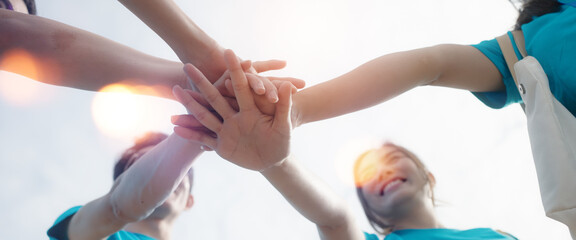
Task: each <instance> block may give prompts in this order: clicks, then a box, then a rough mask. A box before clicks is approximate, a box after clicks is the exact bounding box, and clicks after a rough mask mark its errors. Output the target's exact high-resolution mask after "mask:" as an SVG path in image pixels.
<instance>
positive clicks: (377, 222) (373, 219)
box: [354, 142, 436, 235]
mask: <svg viewBox="0 0 576 240" xmlns="http://www.w3.org/2000/svg"><path fill="white" fill-rule="evenodd" d="M383 146H385V147H394V148H396V149H397V150H398V151H400V152H402V153H403V154H404V155H406V156H407V157H408V158H410V159H411V160H412V161H413V162H414V163H415V164H416V166H417V167H418V169H419V170H420V172H421V173H422V174H423V175H424V177H425V178H426V181H427V182H428V184H429V185H430V191H431V192H430V194H431V196H430V198H431V199H432V204H434V205H435V204H436V203H435V198H434V191H433V187H434V184H435V182H434V180H433V179H430V178H429V177H428V172H429V171H428V168H427V167H426V165H424V163H423V162H422V160H420V158H418V156H416V154H414V153H412V152H411V151H409V150H408V149H406V148H404V147H402V146H398V145H396V144H393V143H390V142H388V143H385V144H384V145H383ZM375 150H376V149H371V150H368V151H366V152H364V153H362V154H361V155H360V156H359V157H358V158H357V159H356V162H355V163H354V174H355V175H356V174H357V173H359V171H358V167H359V166H360V164H359V163H360V162H361V161H362V159H364V158H366V157H367V156H368V154H370V153H372V152H374V151H375ZM356 194H357V195H358V199H359V200H360V204H361V205H362V209H363V210H364V214H366V218H368V222H369V223H370V226H372V228H374V231H376V232H377V233H379V234H381V235H386V234H389V233H390V232H392V227H393V226H389V225H387V224H386V223H385V222H384V221H383V219H382V218H381V217H379V216H378V215H377V214H376V213H374V211H372V209H371V207H370V206H369V205H368V201H367V200H366V197H365V196H364V193H363V192H362V185H361V184H357V185H356Z"/></svg>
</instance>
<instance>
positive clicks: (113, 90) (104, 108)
mask: <svg viewBox="0 0 576 240" xmlns="http://www.w3.org/2000/svg"><path fill="white" fill-rule="evenodd" d="M152 91H154V90H153V89H152V88H149V87H146V86H129V85H124V84H112V85H108V86H106V87H104V88H102V89H101V90H100V92H99V93H97V94H96V96H95V97H94V99H93V101H92V117H93V119H94V122H95V123H96V126H97V127H98V129H100V131H101V132H102V133H103V134H105V135H108V136H110V137H114V138H119V139H127V140H132V139H134V138H135V137H137V136H140V135H141V134H142V133H143V132H145V131H152V130H153V129H157V128H158V127H159V126H161V125H166V124H169V123H170V118H169V116H170V115H171V113H170V112H169V110H170V109H169V108H166V106H165V104H162V103H161V102H160V103H159V101H161V99H158V98H153V97H148V96H142V95H136V94H134V93H146V92H148V93H149V94H150V93H151V92H152Z"/></svg>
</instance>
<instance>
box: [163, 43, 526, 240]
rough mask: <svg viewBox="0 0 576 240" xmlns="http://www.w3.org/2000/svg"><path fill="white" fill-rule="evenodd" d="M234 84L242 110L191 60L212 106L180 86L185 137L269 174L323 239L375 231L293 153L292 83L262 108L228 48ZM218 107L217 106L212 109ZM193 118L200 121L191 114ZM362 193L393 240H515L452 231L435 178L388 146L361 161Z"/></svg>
mask: <svg viewBox="0 0 576 240" xmlns="http://www.w3.org/2000/svg"><path fill="white" fill-rule="evenodd" d="M225 60H226V62H227V64H228V68H229V71H230V76H231V78H232V79H231V85H232V86H233V88H234V91H235V93H236V97H237V100H238V108H237V109H235V108H233V107H232V106H230V105H229V103H228V102H227V101H226V99H225V98H224V96H222V95H221V94H220V93H219V92H218V90H217V89H216V88H215V87H214V86H213V85H211V84H210V82H209V81H208V80H207V79H206V78H204V77H202V74H201V73H200V71H199V70H198V69H196V68H194V67H193V66H192V65H190V64H188V65H186V66H185V70H186V72H187V74H188V75H189V76H190V78H191V79H194V80H193V81H194V84H195V85H196V86H198V89H199V90H200V92H201V93H202V94H203V96H204V98H205V99H206V101H207V103H204V104H200V103H199V102H198V101H197V100H196V99H195V97H194V93H193V92H191V91H186V90H184V89H182V88H180V87H178V86H175V87H174V94H175V97H176V98H177V99H178V101H180V102H181V103H182V104H183V105H184V106H185V107H186V108H187V110H188V112H189V113H190V114H191V116H193V117H194V118H195V119H194V121H186V122H182V119H179V118H176V119H173V122H174V123H175V124H177V125H178V126H177V127H176V128H175V129H174V131H175V133H176V134H178V135H179V136H181V137H183V138H186V139H189V140H190V141H198V142H200V143H201V144H203V145H204V146H206V147H208V148H210V149H213V150H214V151H216V153H217V154H218V155H220V156H221V157H222V158H224V159H226V160H228V161H230V162H232V163H234V164H236V165H238V166H240V167H243V168H246V169H250V170H254V171H258V172H259V173H261V174H262V176H264V177H265V178H266V179H267V180H268V181H269V182H270V183H271V184H272V185H273V186H274V187H275V188H276V189H277V190H278V191H279V192H280V193H281V194H282V195H283V196H284V198H285V199H286V200H287V201H288V202H290V204H291V205H292V206H293V207H294V208H295V209H296V210H297V211H299V212H300V213H301V214H302V215H303V216H304V217H306V218H307V219H308V220H310V221H311V222H313V223H314V224H316V226H317V229H318V232H319V235H320V236H321V239H325V240H339V239H342V240H344V239H345V240H361V239H374V237H376V239H378V238H377V236H375V235H371V234H365V233H364V232H363V231H362V230H360V228H359V226H358V224H357V222H356V220H355V217H354V216H353V214H352V213H351V212H352V211H351V209H349V206H348V205H347V204H346V202H345V201H344V200H343V199H342V198H341V197H339V196H337V195H336V194H335V193H334V192H333V191H332V190H330V189H329V188H328V187H327V186H326V185H325V184H324V183H322V182H321V181H319V180H318V179H316V177H315V176H314V175H313V174H310V173H309V172H308V171H306V169H304V168H303V167H302V166H301V165H300V164H299V163H298V162H297V161H296V160H295V158H294V157H292V156H291V154H290V136H291V131H292V125H291V120H290V116H291V115H292V112H291V110H292V106H291V104H292V99H293V98H292V96H291V92H290V91H291V87H290V86H286V85H288V84H284V85H282V86H280V88H279V94H278V95H279V101H278V103H277V107H276V109H275V112H274V113H273V114H267V113H265V112H264V111H263V110H262V109H260V108H259V107H257V104H256V101H255V99H254V96H253V95H252V93H251V92H250V90H249V84H248V81H247V78H246V74H245V73H244V72H243V69H245V68H244V67H246V66H241V65H240V62H239V61H238V59H237V57H236V56H235V55H234V54H233V53H232V52H231V51H226V52H225ZM207 104H210V105H211V108H210V109H212V110H210V109H207V108H206V107H205V106H206V105H207ZM187 120H192V119H191V118H190V116H188V118H187ZM354 176H355V183H356V186H357V187H356V190H357V194H358V197H359V199H360V203H361V204H362V206H363V208H364V212H365V214H366V217H367V218H368V220H369V222H370V223H371V224H372V226H373V227H374V229H375V230H376V231H377V232H378V233H380V234H382V235H385V236H386V238H385V239H386V240H400V239H403V240H416V239H444V240H456V239H459V240H466V239H476V240H489V239H490V240H496V239H501V240H513V239H516V238H514V237H513V236H511V235H509V234H505V233H500V232H498V231H495V230H492V229H489V228H476V229H470V230H464V231H460V230H455V229H449V228H446V227H445V226H444V225H443V224H442V223H441V222H440V220H439V219H438V217H437V216H436V214H435V212H434V206H435V202H434V201H435V200H434V191H433V189H434V185H435V184H436V180H435V178H434V175H433V174H432V173H431V172H430V171H428V169H427V168H426V166H425V165H424V164H423V163H422V161H420V159H419V158H418V157H416V155H414V154H413V153H412V152H410V151H408V150H406V149H405V148H403V147H401V146H398V145H395V144H392V143H387V144H384V145H383V146H381V147H380V148H376V149H371V150H369V151H366V152H365V153H364V154H362V155H361V156H360V157H359V158H358V159H357V160H356V163H355V166H354Z"/></svg>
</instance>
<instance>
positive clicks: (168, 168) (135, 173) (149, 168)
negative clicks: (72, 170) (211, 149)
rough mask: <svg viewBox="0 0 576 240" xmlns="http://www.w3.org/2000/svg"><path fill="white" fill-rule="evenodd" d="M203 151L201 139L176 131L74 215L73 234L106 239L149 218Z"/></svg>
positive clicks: (72, 235)
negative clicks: (105, 191) (110, 187)
mask: <svg viewBox="0 0 576 240" xmlns="http://www.w3.org/2000/svg"><path fill="white" fill-rule="evenodd" d="M202 152H203V151H202V150H201V149H200V145H199V144H198V143H193V142H190V141H188V140H185V139H183V138H181V137H179V136H177V135H175V134H172V135H171V136H169V137H168V138H167V139H165V140H164V141H162V142H161V143H159V144H158V145H156V146H155V147H154V148H153V149H151V150H150V151H149V152H147V153H146V154H145V155H143V156H142V157H141V158H140V159H139V160H138V161H136V162H135V163H134V165H133V166H131V167H130V168H129V169H128V170H127V171H126V172H124V173H123V174H122V175H121V176H120V177H119V178H118V179H117V180H116V182H115V183H114V186H113V187H112V189H111V190H110V192H109V193H108V194H106V195H104V196H103V197H101V198H98V199H96V200H94V201H92V202H89V203H88V204H86V205H85V206H83V207H82V208H81V209H80V210H79V211H78V212H77V213H76V214H75V215H74V216H73V217H72V220H71V221H70V224H69V228H68V236H69V238H70V239H71V240H75V239H104V238H106V237H107V236H109V235H110V234H113V233H115V232H117V231H119V230H121V229H122V228H123V227H124V226H125V225H126V224H128V223H131V222H136V221H139V220H142V219H144V218H146V217H147V216H148V215H150V214H151V213H152V212H153V211H154V209H156V207H158V206H160V205H161V204H162V203H163V202H164V201H165V200H166V199H167V198H168V197H169V196H170V194H171V193H172V192H173V191H174V190H175V189H176V187H177V186H178V185H179V184H180V182H181V181H182V179H183V178H184V176H186V174H187V173H188V171H189V170H190V168H191V167H192V163H193V162H194V160H195V159H196V158H197V157H198V156H199V155H200V153H202Z"/></svg>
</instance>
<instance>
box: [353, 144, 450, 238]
mask: <svg viewBox="0 0 576 240" xmlns="http://www.w3.org/2000/svg"><path fill="white" fill-rule="evenodd" d="M354 176H355V179H356V192H357V195H358V198H359V200H360V203H361V204H362V207H363V209H364V213H365V214H366V217H367V218H368V221H369V222H370V224H371V225H372V227H373V228H374V229H375V230H376V231H377V232H379V233H381V234H388V233H390V232H392V231H393V230H395V229H398V228H402V227H400V226H396V225H397V223H396V222H395V220H398V219H401V218H403V217H404V216H409V215H413V214H408V213H407V212H406V211H414V209H429V210H430V209H432V208H433V207H434V205H435V203H434V191H433V188H434V185H435V183H436V180H435V178H434V175H432V173H430V171H428V169H427V168H426V166H425V165H424V163H423V162H422V161H421V160H420V159H419V158H418V157H417V156H416V155H415V154H414V153H412V152H410V151H409V150H407V149H405V148H403V147H401V146H398V145H395V144H392V143H386V144H384V145H383V146H382V147H380V148H378V149H371V150H368V151H366V152H364V153H363V154H362V155H360V157H358V159H357V160H356V163H355V165H354ZM402 211H404V212H402ZM430 212H431V211H430ZM419 217H422V216H419ZM427 218H428V219H432V222H431V223H432V225H434V226H440V224H439V223H438V221H437V220H436V219H435V218H433V217H432V218H431V216H427ZM392 219H394V220H392ZM402 222H403V221H402ZM408 222H410V221H408ZM402 224H405V223H402Z"/></svg>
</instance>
